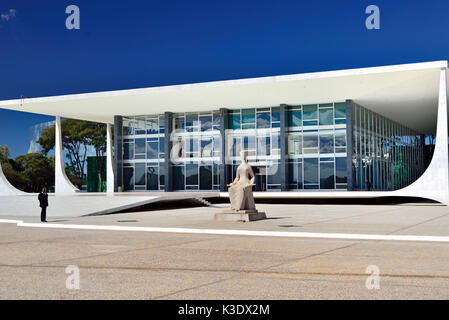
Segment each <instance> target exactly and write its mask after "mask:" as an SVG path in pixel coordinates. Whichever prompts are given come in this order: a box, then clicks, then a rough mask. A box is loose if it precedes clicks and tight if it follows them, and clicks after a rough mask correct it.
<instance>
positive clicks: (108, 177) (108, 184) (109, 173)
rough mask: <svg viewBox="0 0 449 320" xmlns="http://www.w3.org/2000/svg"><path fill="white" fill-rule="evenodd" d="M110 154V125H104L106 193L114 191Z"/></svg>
mask: <svg viewBox="0 0 449 320" xmlns="http://www.w3.org/2000/svg"><path fill="white" fill-rule="evenodd" d="M113 159H114V158H113V155H112V133H111V125H110V124H109V123H108V124H107V125H106V190H107V193H108V194H113V193H114V167H113V165H114V164H113V163H114V161H113Z"/></svg>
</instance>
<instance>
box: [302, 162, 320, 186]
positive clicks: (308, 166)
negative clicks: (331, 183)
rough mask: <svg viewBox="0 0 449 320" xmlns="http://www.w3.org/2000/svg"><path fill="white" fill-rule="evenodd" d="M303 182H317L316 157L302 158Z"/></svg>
mask: <svg viewBox="0 0 449 320" xmlns="http://www.w3.org/2000/svg"><path fill="white" fill-rule="evenodd" d="M304 183H305V184H317V183H318V158H305V159H304Z"/></svg>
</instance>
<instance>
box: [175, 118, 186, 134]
mask: <svg viewBox="0 0 449 320" xmlns="http://www.w3.org/2000/svg"><path fill="white" fill-rule="evenodd" d="M184 129H185V120H184V117H177V118H175V130H179V131H184Z"/></svg>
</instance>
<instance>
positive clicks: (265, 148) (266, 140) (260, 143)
mask: <svg viewBox="0 0 449 320" xmlns="http://www.w3.org/2000/svg"><path fill="white" fill-rule="evenodd" d="M257 155H259V156H267V155H270V137H257Z"/></svg>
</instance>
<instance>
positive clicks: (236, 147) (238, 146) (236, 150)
mask: <svg viewBox="0 0 449 320" xmlns="http://www.w3.org/2000/svg"><path fill="white" fill-rule="evenodd" d="M232 142H233V144H232V153H233V154H232V155H231V156H232V157H239V156H240V151H242V143H241V138H240V137H234V138H232Z"/></svg>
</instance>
